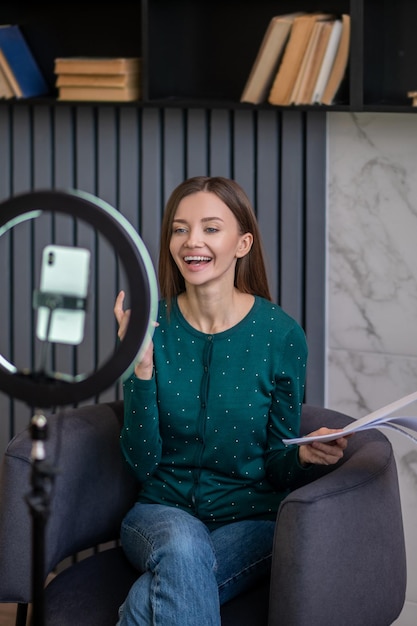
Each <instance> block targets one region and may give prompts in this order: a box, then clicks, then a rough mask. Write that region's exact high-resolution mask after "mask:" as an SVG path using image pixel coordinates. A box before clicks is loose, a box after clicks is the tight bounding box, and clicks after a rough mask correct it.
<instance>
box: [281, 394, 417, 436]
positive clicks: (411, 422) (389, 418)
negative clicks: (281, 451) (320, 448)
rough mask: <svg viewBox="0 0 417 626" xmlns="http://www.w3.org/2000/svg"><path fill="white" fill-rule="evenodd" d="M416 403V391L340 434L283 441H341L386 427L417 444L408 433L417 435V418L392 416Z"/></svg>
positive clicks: (355, 421) (356, 421)
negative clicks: (410, 431)
mask: <svg viewBox="0 0 417 626" xmlns="http://www.w3.org/2000/svg"><path fill="white" fill-rule="evenodd" d="M416 401H417V392H416V391H415V392H413V393H410V394H408V395H407V396H403V397H402V398H400V399H399V400H395V402H391V403H390V404H387V405H385V406H383V407H381V408H380V409H377V410H376V411H373V412H372V413H368V415H365V416H364V417H361V418H359V419H357V420H354V421H353V422H352V423H351V424H348V425H347V426H345V427H344V428H342V429H341V430H340V431H339V432H336V433H329V434H327V435H314V436H311V437H310V436H308V435H307V436H305V437H295V438H294V439H283V440H282V441H283V443H285V444H286V445H289V444H296V445H305V444H309V443H312V442H313V441H334V440H335V439H340V437H344V436H346V435H351V434H353V433H355V432H359V431H361V430H369V429H370V428H381V427H384V428H391V429H392V430H395V431H397V432H400V433H402V434H403V435H406V436H407V437H409V438H410V439H412V440H413V441H414V442H415V443H417V438H415V437H414V436H413V435H411V433H409V432H408V430H412V431H414V432H416V433H417V417H415V416H402V415H398V416H397V415H394V416H393V415H392V413H394V412H396V411H400V410H402V409H403V408H404V407H406V406H408V405H410V404H412V403H413V402H416ZM404 429H408V430H404Z"/></svg>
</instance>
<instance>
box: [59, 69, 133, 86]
mask: <svg viewBox="0 0 417 626" xmlns="http://www.w3.org/2000/svg"><path fill="white" fill-rule="evenodd" d="M139 84H140V72H129V73H128V74H58V76H57V79H56V81H55V86H56V87H68V86H69V87H128V86H132V85H136V86H138V85H139Z"/></svg>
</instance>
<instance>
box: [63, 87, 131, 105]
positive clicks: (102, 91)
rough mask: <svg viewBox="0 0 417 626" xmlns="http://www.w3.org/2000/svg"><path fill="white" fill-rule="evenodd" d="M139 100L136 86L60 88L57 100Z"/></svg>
mask: <svg viewBox="0 0 417 626" xmlns="http://www.w3.org/2000/svg"><path fill="white" fill-rule="evenodd" d="M139 99H140V88H139V87H138V86H128V87H70V86H68V87H60V88H59V91H58V100H78V101H89V102H104V101H109V102H129V101H133V100H139Z"/></svg>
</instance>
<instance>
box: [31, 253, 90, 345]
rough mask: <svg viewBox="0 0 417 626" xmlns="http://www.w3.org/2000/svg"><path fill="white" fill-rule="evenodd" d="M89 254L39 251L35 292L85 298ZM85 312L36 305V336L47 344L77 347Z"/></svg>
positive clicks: (82, 329) (80, 337) (82, 332)
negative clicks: (39, 267)
mask: <svg viewBox="0 0 417 626" xmlns="http://www.w3.org/2000/svg"><path fill="white" fill-rule="evenodd" d="M89 271H90V251H89V250H87V249H85V248H75V247H70V246H59V245H53V244H51V245H49V246H46V247H45V248H44V249H43V252H42V264H41V275H40V285H39V291H40V292H41V294H42V293H45V292H46V293H50V294H60V295H63V296H75V297H78V298H83V299H84V298H86V297H87V293H88V281H89ZM84 324H85V310H84V309H82V310H79V309H76V310H75V309H71V308H58V307H57V308H54V309H50V308H49V307H47V306H39V308H38V316H37V327H36V335H37V337H38V338H39V339H40V340H42V341H46V340H47V341H48V342H51V343H65V344H74V345H76V344H79V343H81V341H82V340H83V337H84Z"/></svg>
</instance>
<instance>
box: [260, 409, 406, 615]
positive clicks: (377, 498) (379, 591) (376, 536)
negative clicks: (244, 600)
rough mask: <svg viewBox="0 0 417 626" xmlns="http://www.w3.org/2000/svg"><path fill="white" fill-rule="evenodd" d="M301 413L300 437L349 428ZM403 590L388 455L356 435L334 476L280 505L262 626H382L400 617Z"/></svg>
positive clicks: (374, 440)
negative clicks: (327, 429) (265, 620)
mask: <svg viewBox="0 0 417 626" xmlns="http://www.w3.org/2000/svg"><path fill="white" fill-rule="evenodd" d="M304 413H305V415H304V419H303V421H304V422H307V424H308V426H307V427H306V428H305V431H304V432H310V431H311V430H313V429H315V428H318V427H319V426H322V425H328V426H332V427H336V428H338V427H339V424H340V425H341V426H344V425H345V424H346V423H347V422H348V421H350V418H347V417H346V416H343V415H342V414H340V413H335V412H333V411H328V410H327V411H326V410H323V409H313V408H310V407H307V406H306V407H305V410H304ZM318 420H319V421H318ZM335 424H336V426H335ZM405 588H406V557H405V541H404V531H403V524H402V514H401V502H400V494H399V486H398V477H397V469H396V464H395V459H394V455H393V451H392V447H391V444H390V442H389V441H388V439H387V438H386V437H385V436H384V435H382V434H381V433H380V432H379V431H377V430H369V431H366V432H360V433H356V434H355V435H354V436H353V437H352V438H351V440H350V442H349V446H348V453H347V454H346V455H345V457H344V459H343V460H342V461H341V462H340V463H339V464H338V465H337V466H336V467H335V468H334V469H327V470H326V473H325V474H324V475H322V476H321V477H319V478H318V479H317V480H314V481H313V482H311V483H310V484H308V485H304V486H303V487H300V488H299V489H296V490H295V491H293V492H292V493H291V494H289V496H288V497H287V498H285V500H284V501H283V502H282V504H281V507H280V510H279V512H278V517H277V527H276V534H275V539H274V554H273V565H272V575H271V590H270V607H269V626H278V625H281V624H291V626H295V625H296V626H310V625H311V624H320V626H334V624H337V625H338V626H359V625H362V624H367V626H388V625H389V624H392V622H393V621H394V620H395V619H396V618H397V617H398V615H399V613H400V612H401V609H402V607H403V604H404V600H405Z"/></svg>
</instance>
